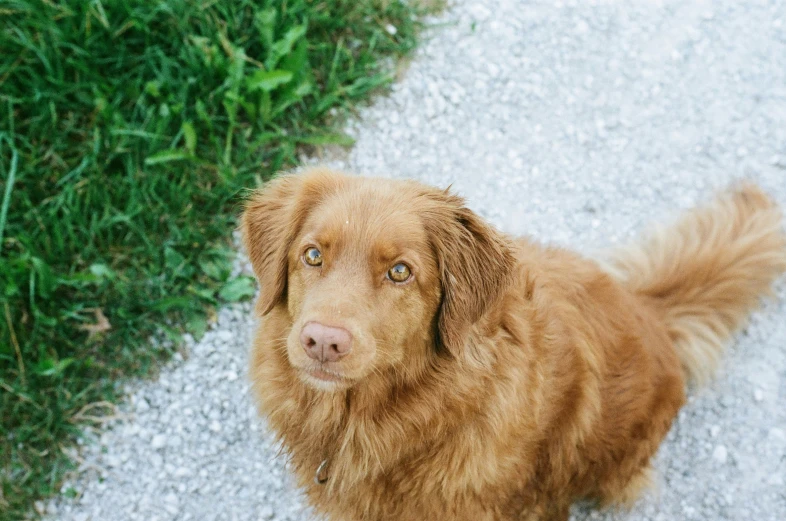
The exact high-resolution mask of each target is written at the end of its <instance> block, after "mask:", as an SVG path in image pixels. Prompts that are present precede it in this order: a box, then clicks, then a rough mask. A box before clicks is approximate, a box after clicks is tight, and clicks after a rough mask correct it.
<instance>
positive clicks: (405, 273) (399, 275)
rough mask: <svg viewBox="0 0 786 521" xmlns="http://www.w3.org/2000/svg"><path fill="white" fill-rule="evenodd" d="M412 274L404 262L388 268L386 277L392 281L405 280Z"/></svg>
mask: <svg viewBox="0 0 786 521" xmlns="http://www.w3.org/2000/svg"><path fill="white" fill-rule="evenodd" d="M411 276H412V271H411V270H410V269H409V266H407V265H406V264H402V263H398V264H396V265H395V266H393V267H392V268H390V269H389V270H388V278H389V279H390V280H392V281H393V282H406V281H408V280H409V278H410V277H411Z"/></svg>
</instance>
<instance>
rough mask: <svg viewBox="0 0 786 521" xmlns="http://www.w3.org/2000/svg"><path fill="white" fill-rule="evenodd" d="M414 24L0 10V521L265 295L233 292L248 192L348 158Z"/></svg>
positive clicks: (26, 1) (347, 5) (274, 1)
mask: <svg viewBox="0 0 786 521" xmlns="http://www.w3.org/2000/svg"><path fill="white" fill-rule="evenodd" d="M410 3H411V4H412V2H410ZM420 14H422V13H420V12H418V11H417V9H416V8H415V7H413V6H412V5H407V4H403V3H400V2H398V1H394V0H378V1H353V0H258V1H255V2H252V1H244V0H201V1H197V0H191V1H188V0H169V1H166V2H159V1H153V0H92V1H81V0H79V1H77V0H73V1H57V0H5V1H4V2H2V3H0V27H1V31H2V32H0V183H1V184H0V197H2V201H1V203H2V204H1V205H0V418H2V425H1V427H0V478H1V480H2V489H1V490H0V491H1V492H2V495H0V519H4V520H5V519H9V520H10V519H26V518H29V517H34V516H35V512H34V508H33V504H34V501H35V500H38V499H40V498H45V497H47V496H50V495H52V494H56V493H59V488H60V483H61V481H62V478H63V476H64V473H66V472H67V471H69V470H70V469H72V468H73V462H72V461H71V460H70V459H69V457H68V456H67V453H68V452H69V450H68V449H69V447H71V446H73V443H74V440H75V439H76V437H77V436H78V435H79V432H80V430H81V429H83V428H84V427H85V426H86V425H97V426H100V424H101V421H102V417H103V416H105V415H106V414H108V413H109V412H110V411H111V403H112V402H115V401H116V400H117V399H118V398H119V394H120V386H119V385H118V382H122V380H123V379H124V378H127V377H130V376H144V375H150V374H151V373H153V372H154V371H155V368H156V367H157V366H158V365H159V363H160V362H161V361H162V360H165V359H166V357H167V356H168V355H169V354H170V353H171V351H172V350H173V349H176V348H177V343H178V339H179V338H180V336H181V334H182V332H183V330H184V329H185V330H188V331H190V332H192V333H193V334H194V335H196V336H199V335H201V333H202V332H203V331H204V330H205V328H206V325H207V321H208V317H209V316H210V313H211V309H213V308H214V307H215V306H217V305H219V304H221V303H222V302H227V301H235V300H239V299H243V298H248V297H249V296H250V295H251V294H252V291H253V282H252V281H251V280H250V279H247V278H240V279H230V266H231V260H232V257H233V250H232V247H231V233H232V230H233V228H234V227H235V225H236V221H235V217H236V214H237V212H238V210H239V203H240V200H241V195H242V190H243V189H244V188H249V187H253V186H255V185H257V184H259V183H262V182H263V181H264V180H265V179H267V178H268V177H269V176H271V175H272V174H273V173H274V172H275V171H276V170H279V169H281V168H284V167H288V166H291V165H293V164H294V163H295V162H296V151H298V150H299V149H300V147H303V146H319V145H322V144H329V143H338V144H347V143H348V141H349V140H348V139H347V138H346V137H345V136H342V135H341V134H340V133H337V131H336V129H335V126H334V124H333V123H332V122H334V121H336V120H337V119H338V120H340V117H341V116H342V115H343V114H345V112H346V110H347V109H348V108H350V107H351V106H352V105H353V104H355V103H356V102H357V101H359V100H362V99H364V98H367V97H368V96H369V94H370V93H372V92H373V91H375V90H376V89H378V88H379V87H380V86H383V85H385V84H387V83H388V82H389V81H390V79H391V77H390V73H391V71H390V70H389V69H390V67H389V66H388V67H386V66H385V64H386V63H388V62H387V59H388V58H398V57H400V56H402V55H404V54H406V53H407V52H408V51H410V50H411V49H412V48H413V46H414V45H415V36H416V32H417V29H418V21H417V20H418V16H419V15H420ZM389 25H392V26H394V27H395V28H396V29H397V30H396V31H395V34H390V32H392V31H390V32H388V31H387V30H386V27H388V26H389ZM103 317H105V318H106V319H107V320H106V322H105V321H103V320H102V318H103ZM160 334H163V335H165V336H168V337H169V338H170V341H169V342H157V343H151V342H150V338H151V336H152V335H160ZM154 345H158V346H159V347H153V346H154ZM161 346H164V347H161ZM166 346H169V347H166ZM105 402H109V404H107V403H105Z"/></svg>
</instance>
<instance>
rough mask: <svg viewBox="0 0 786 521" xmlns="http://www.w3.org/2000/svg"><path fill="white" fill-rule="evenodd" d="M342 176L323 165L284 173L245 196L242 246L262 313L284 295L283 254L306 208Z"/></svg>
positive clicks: (303, 218) (339, 181)
mask: <svg viewBox="0 0 786 521" xmlns="http://www.w3.org/2000/svg"><path fill="white" fill-rule="evenodd" d="M344 179H345V176H343V175H341V174H338V173H335V172H331V171H330V170H327V169H324V168H315V169H312V170H309V171H307V172H304V173H302V174H287V175H283V176H280V177H278V178H276V179H274V180H272V181H270V182H268V183H267V184H266V185H265V186H264V187H263V188H262V189H260V190H256V191H255V192H254V193H252V195H251V196H250V197H249V198H248V200H247V201H246V205H245V210H244V212H243V216H242V218H241V225H240V229H241V233H242V238H243V246H244V247H245V249H246V252H247V253H248V257H249V260H250V261H251V266H252V267H253V268H254V274H255V275H256V276H257V279H258V280H259V285H260V295H259V300H257V311H258V312H259V313H260V314H262V315H265V314H267V313H269V312H270V310H272V309H273V307H274V306H275V305H276V304H278V303H279V302H281V301H282V300H283V299H284V298H285V297H286V289H287V274H288V266H287V255H288V253H289V249H290V247H291V246H292V241H294V239H295V236H296V235H297V233H298V232H299V231H300V228H301V227H302V225H303V222H304V221H305V220H306V217H307V216H308V214H309V212H310V211H311V210H312V209H313V208H314V206H316V205H317V204H318V203H319V201H320V200H322V199H323V198H324V197H325V196H326V195H328V194H330V193H332V192H333V191H335V189H336V188H337V187H338V186H339V185H340V183H341V182H343V180H344Z"/></svg>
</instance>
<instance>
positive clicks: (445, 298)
mask: <svg viewBox="0 0 786 521" xmlns="http://www.w3.org/2000/svg"><path fill="white" fill-rule="evenodd" d="M243 237H244V241H245V245H246V249H247V251H248V252H249V257H250V259H251V262H252V265H253V266H254V270H255V273H256V274H257V277H258V279H259V281H260V284H261V286H262V292H261V295H260V299H259V301H258V303H257V306H258V310H259V311H260V313H262V314H266V313H268V312H270V311H271V310H273V309H274V308H276V307H277V306H279V311H281V312H283V311H284V310H285V311H286V313H287V314H288V317H289V320H290V321H291V328H290V329H289V331H288V333H287V338H286V353H287V358H288V361H289V363H290V364H291V365H292V367H293V368H294V369H295V370H296V372H297V374H298V376H299V377H300V378H301V379H302V380H303V381H304V382H306V383H307V384H309V385H311V386H313V387H315V388H317V389H322V390H326V391H335V390H342V389H346V388H349V387H353V386H355V385H357V384H358V383H361V382H363V381H365V380H367V379H369V378H374V377H380V378H404V379H406V378H411V377H414V376H415V375H417V374H418V373H419V372H420V371H422V370H423V369H424V368H425V367H426V366H427V364H428V363H429V360H430V357H433V356H438V351H439V350H440V349H441V350H442V351H444V352H445V353H446V354H448V355H452V356H457V357H460V356H462V354H466V353H464V350H465V346H463V345H462V344H463V337H464V335H465V334H466V331H467V329H468V327H469V326H471V324H472V323H473V322H475V321H476V320H477V319H478V318H479V317H480V316H481V315H482V313H483V312H484V310H485V309H486V307H487V306H488V305H490V304H491V303H492V302H493V301H495V300H496V299H497V298H498V297H499V295H500V293H501V292H502V289H503V288H504V287H505V285H506V284H507V281H508V277H509V274H510V271H511V269H512V266H513V259H512V256H511V254H510V250H509V249H508V248H507V245H506V244H505V242H504V239H503V238H502V237H501V236H500V235H499V234H497V233H496V232H495V231H494V230H492V229H490V228H489V227H488V226H487V225H485V224H484V223H483V222H482V221H481V220H480V219H479V218H477V216H475V215H474V214H473V213H472V212H470V211H469V210H467V209H466V208H465V207H464V206H463V204H462V201H461V200H460V199H459V198H457V197H455V196H452V195H449V194H447V193H445V192H442V191H439V190H435V189H433V188H430V187H426V186H424V185H421V184H418V183H415V182H407V181H391V180H384V179H367V178H356V177H349V176H344V175H341V174H336V173H333V172H329V171H326V170H313V171H311V172H308V173H305V174H301V175H296V176H285V177H281V178H279V179H277V180H275V181H273V182H271V183H270V185H269V186H268V187H266V189H264V190H263V191H262V192H260V193H257V194H255V195H254V196H253V197H252V198H251V199H250V201H249V204H248V206H247V209H246V211H245V214H244V216H243ZM391 375H392V376H391Z"/></svg>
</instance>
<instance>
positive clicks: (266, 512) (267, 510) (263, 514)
mask: <svg viewBox="0 0 786 521" xmlns="http://www.w3.org/2000/svg"><path fill="white" fill-rule="evenodd" d="M274 515H275V512H274V511H273V508H272V507H271V506H270V505H263V506H262V508H260V509H259V519H260V520H267V519H273V516H274Z"/></svg>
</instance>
